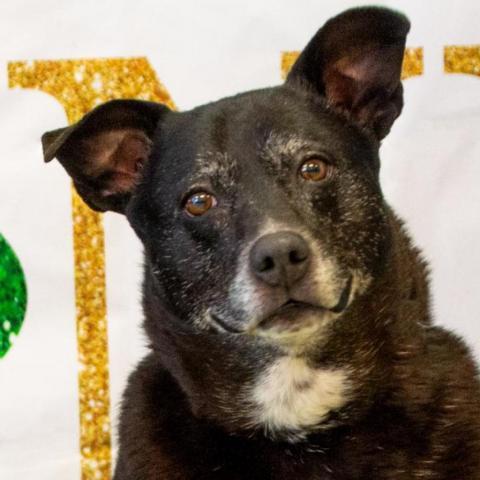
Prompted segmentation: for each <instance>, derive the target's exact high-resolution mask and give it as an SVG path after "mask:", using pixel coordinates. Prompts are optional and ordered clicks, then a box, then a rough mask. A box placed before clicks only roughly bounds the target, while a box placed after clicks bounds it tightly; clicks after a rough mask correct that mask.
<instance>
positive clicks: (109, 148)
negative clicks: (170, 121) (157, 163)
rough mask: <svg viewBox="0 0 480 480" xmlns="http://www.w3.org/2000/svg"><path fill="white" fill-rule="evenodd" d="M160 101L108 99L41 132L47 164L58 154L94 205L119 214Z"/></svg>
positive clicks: (145, 152)
mask: <svg viewBox="0 0 480 480" xmlns="http://www.w3.org/2000/svg"><path fill="white" fill-rule="evenodd" d="M167 112H169V109H168V108H167V107H165V106H164V105H161V104H157V103H153V102H145V101H140V100H112V101H110V102H107V103H104V104H103V105H100V106H98V107H96V108H95V109H94V110H92V111H91V112H90V113H88V114H87V115H85V116H84V117H83V118H82V119H81V120H80V121H79V122H78V123H76V124H74V125H72V126H70V127H67V128H61V129H59V130H54V131H52V132H47V133H45V134H44V135H43V136H42V145H43V154H44V159H45V161H46V162H49V161H50V160H52V159H53V158H55V157H56V158H57V159H58V160H59V161H60V163H61V164H62V165H63V167H64V168H65V170H66V171H67V172H68V174H69V175H70V176H71V177H72V179H73V182H74V185H75V188H76V189H77V192H78V193H79V194H80V196H81V197H82V198H83V200H84V201H85V202H86V203H87V205H89V206H90V207H91V208H92V209H94V210H97V211H100V212H105V211H107V210H112V211H114V212H118V213H123V212H124V210H125V207H126V205H127V203H128V201H129V199H130V195H131V193H132V191H133V189H134V187H135V185H136V184H137V182H138V179H139V176H140V171H141V169H142V167H143V166H144V164H145V162H146V161H147V160H148V159H149V156H150V153H151V148H152V139H153V135H154V132H155V130H156V128H157V125H158V124H159V122H160V120H161V119H162V117H163V116H164V115H165V114H166V113H167Z"/></svg>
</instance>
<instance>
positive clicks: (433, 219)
mask: <svg viewBox="0 0 480 480" xmlns="http://www.w3.org/2000/svg"><path fill="white" fill-rule="evenodd" d="M375 3H376V4H384V5H388V6H391V7H394V8H397V9H399V10H401V11H403V12H405V13H406V14H407V15H408V16H409V18H410V20H411V22H412V30H411V33H410V35H409V37H408V42H407V43H408V46H412V47H423V49H424V74H423V75H422V76H420V77H416V78H413V79H409V80H407V81H406V82H405V109H404V111H403V114H402V116H401V117H400V119H399V120H398V121H397V123H396V124H395V126H394V128H393V131H392V133H391V135H390V136H389V137H388V138H387V139H386V141H385V142H384V145H383V146H382V173H381V175H382V182H383V187H384V191H385V195H386V197H387V198H388V200H389V202H390V203H391V204H392V205H393V206H394V207H395V208H396V210H397V211H398V212H399V213H400V214H401V216H402V217H403V218H404V219H405V220H406V222H407V225H408V227H409V229H410V231H411V232H412V234H413V236H414V238H415V239H416V243H417V244H418V245H419V246H420V247H421V248H422V249H423V251H424V252H425V255H426V257H427V258H428V259H429V260H430V263H431V266H432V292H433V305H434V312H435V317H436V321H437V323H439V324H443V325H446V326H448V327H449V328H451V329H453V330H455V331H456V332H458V333H460V334H462V335H463V336H464V337H465V338H466V340H467V341H468V343H469V344H470V345H471V346H472V348H473V349H475V351H476V355H477V356H480V316H479V311H480V295H479V293H478V292H479V291H480V280H479V279H480V275H479V269H480V249H479V247H478V238H479V237H480V215H479V210H480V189H479V188H478V185H479V183H480V77H478V76H477V77H476V76H473V75H463V74H455V75H452V74H449V75H447V74H445V73H444V66H443V49H444V47H445V46H447V45H478V46H480V30H479V29H478V19H479V18H480V3H479V2H478V1H477V0H471V1H467V0H463V1H460V0H457V1H456V2H451V1H448V0H436V1H435V2H419V1H418V0H411V1H410V0H397V1H385V2H375ZM361 4H368V2H362V1H357V2H353V1H346V0H322V1H320V0H316V1H307V0H304V1H302V0H296V1H293V0H289V1H285V0H282V1H279V0H263V1H262V2H259V1H258V0H256V1H255V0H243V1H225V0H204V1H201V2H199V1H197V2H196V1H194V0H190V1H187V0H151V1H148V0H136V1H134V2H127V1H125V0H115V1H113V0H112V1H99V0H93V1H92V0H84V1H65V0H43V1H42V2H36V1H34V0H2V1H1V4H0V138H1V141H0V233H1V234H2V235H3V236H5V238H6V239H7V240H8V242H9V243H10V245H12V247H13V248H14V249H15V252H16V254H17V255H18V257H19V258H20V260H21V262H22V266H23V268H24V271H25V276H26V280H27V285H28V294H29V298H28V310H27V315H26V318H25V321H24V324H23V328H22V331H21V333H20V335H19V336H18V338H17V340H16V343H15V345H14V346H13V347H12V349H11V350H10V351H9V352H8V353H7V355H6V356H5V357H4V358H2V359H0V480H27V479H28V480H31V479H32V478H35V479H36V480H47V479H48V480H65V479H79V478H80V453H79V443H78V442H79V440H78V438H79V426H78V398H77V397H78V391H77V390H78V387H77V359H76V331H75V307H74V284H73V280H74V279H73V252H72V233H71V209H70V184H69V181H68V179H67V177H66V175H65V173H64V172H63V170H62V169H61V167H60V166H59V165H58V164H53V163H52V164H49V165H47V166H45V165H44V164H43V162H42V153H41V146H40V142H39V138H40V136H41V134H42V133H43V132H44V131H46V130H50V129H54V128H58V127H60V126H64V125H66V116H65V112H64V110H63V108H62V106H61V105H60V104H59V103H58V102H57V101H56V100H55V99H54V98H53V97H50V96H48V95H46V94H45V93H42V92H39V91H33V90H9V89H8V78H7V77H8V74H7V64H8V62H10V61H15V60H39V59H42V60H44V59H52V60H58V59H79V58H101V57H138V56H145V57H147V58H148V60H149V62H150V64H151V65H152V67H153V68H154V69H155V71H156V74H157V76H158V78H159V79H160V81H161V82H162V83H163V85H164V86H165V87H166V88H167V90H168V91H169V93H170V95H171V96H172V98H173V100H174V102H175V103H176V105H177V107H178V108H179V109H180V110H185V109H189V108H192V107H194V106H196V105H198V104H201V103H204V102H207V101H211V100H214V99H217V98H220V97H223V96H226V95H231V94H234V93H236V92H239V91H243V90H248V89H253V88H258V87H263V86H268V85H273V84H277V83H279V82H280V56H281V52H282V51H286V50H300V49H301V48H302V47H303V46H304V45H305V44H306V42H307V41H308V40H309V39H310V38H311V36H312V35H313V34H314V33H315V31H316V30H317V29H318V28H319V27H320V25H321V24H322V23H323V22H324V21H325V20H326V19H328V18H329V17H330V16H333V15H335V14H337V13H339V12H340V11H341V10H343V9H345V8H348V7H351V6H355V5H361ZM478 69H479V70H478V71H479V75H480V62H479V63H478ZM104 226H105V233H106V271H107V277H106V278H107V301H108V334H109V352H110V393H111V405H112V417H113V424H114V431H115V422H116V418H117V414H118V404H119V401H120V396H121V392H122V390H123V388H124V386H125V381H126V376H127V374H128V373H129V372H130V371H131V370H132V368H133V366H134V365H135V363H136V362H137V361H138V359H139V358H140V357H141V355H142V353H143V343H144V338H143V336H142V333H141V331H140V328H139V325H140V322H141V314H140V309H139V282H140V263H141V248H140V244H139V242H138V241H137V240H136V238H135V237H134V235H133V233H132V232H131V231H130V229H129V227H128V226H127V224H126V222H125V221H124V219H123V218H122V217H121V216H119V215H116V214H107V215H105V217H104Z"/></svg>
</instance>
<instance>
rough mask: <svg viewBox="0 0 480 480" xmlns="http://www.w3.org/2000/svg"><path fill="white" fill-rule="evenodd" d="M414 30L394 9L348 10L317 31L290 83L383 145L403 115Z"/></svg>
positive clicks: (289, 79)
mask: <svg viewBox="0 0 480 480" xmlns="http://www.w3.org/2000/svg"><path fill="white" fill-rule="evenodd" d="M409 29H410V23H409V21H408V19H407V18H406V17H405V16H403V15H401V14H400V13H397V12H394V11H392V10H388V9H385V8H380V7H364V8H354V9H351V10H347V11H346V12H344V13H341V14H340V15H338V16H337V17H334V18H332V19H331V20H329V21H328V22H327V23H326V24H325V25H324V26H323V27H322V28H321V29H320V30H319V31H318V32H317V34H316V35H315V36H314V37H313V38H312V40H311V41H310V43H309V44H308V45H307V46H306V48H305V49H304V50H303V52H302V53H301V55H300V57H299V58H298V60H297V61H296V63H295V64H294V65H293V67H292V69H291V71H290V73H289V75H288V77H287V80H286V83H287V84H289V85H293V86H301V87H304V88H308V89H310V90H311V89H313V90H314V91H315V92H316V93H318V94H320V95H321V96H323V97H325V98H326V100H327V103H328V105H329V106H331V107H333V108H334V109H337V110H340V111H342V112H344V113H346V114H347V115H348V116H349V117H350V118H352V119H353V120H354V121H356V122H357V123H358V124H360V125H361V126H364V127H367V128H370V129H371V130H372V131H373V132H374V133H375V135H376V137H377V138H378V139H379V140H381V139H382V138H383V137H385V136H386V135H387V134H388V132H389V131H390V127H391V126H392V124H393V122H394V120H395V119H396V118H397V117H398V116H399V115H400V112H401V111H402V107H403V89H402V84H401V81H400V75H401V71H402V62H403V55H404V50H405V40H406V36H407V33H408V31H409Z"/></svg>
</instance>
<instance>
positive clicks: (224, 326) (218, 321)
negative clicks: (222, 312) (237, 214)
mask: <svg viewBox="0 0 480 480" xmlns="http://www.w3.org/2000/svg"><path fill="white" fill-rule="evenodd" d="M210 318H211V319H212V320H213V321H214V322H215V323H216V324H217V325H219V326H220V327H221V328H222V329H223V330H225V331H226V332H228V333H234V334H239V333H245V332H244V331H243V330H240V329H237V328H235V327H232V326H231V325H229V324H228V323H227V322H225V321H224V320H222V319H221V318H220V317H219V316H218V315H216V314H215V313H213V312H210Z"/></svg>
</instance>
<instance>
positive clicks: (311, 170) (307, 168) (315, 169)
mask: <svg viewBox="0 0 480 480" xmlns="http://www.w3.org/2000/svg"><path fill="white" fill-rule="evenodd" d="M329 171H330V166H329V165H328V164H327V163H325V162H324V161H323V160H320V159H318V158H310V159H309V160H307V161H305V162H303V163H302V165H301V166H300V171H299V172H300V175H301V176H302V177H303V178H304V179H305V180H310V181H311V182H320V181H321V180H324V179H325V178H327V176H328V174H329Z"/></svg>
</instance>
